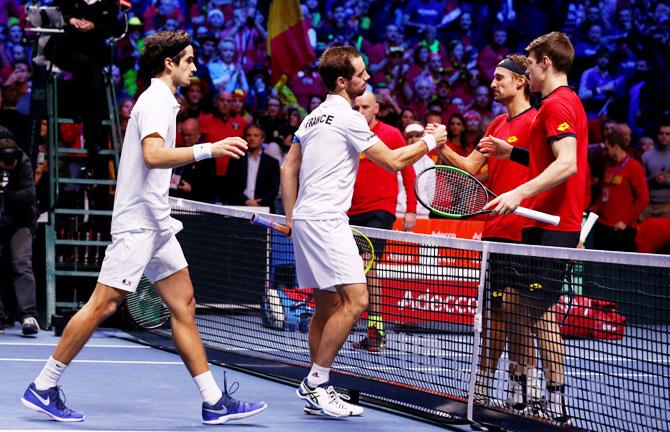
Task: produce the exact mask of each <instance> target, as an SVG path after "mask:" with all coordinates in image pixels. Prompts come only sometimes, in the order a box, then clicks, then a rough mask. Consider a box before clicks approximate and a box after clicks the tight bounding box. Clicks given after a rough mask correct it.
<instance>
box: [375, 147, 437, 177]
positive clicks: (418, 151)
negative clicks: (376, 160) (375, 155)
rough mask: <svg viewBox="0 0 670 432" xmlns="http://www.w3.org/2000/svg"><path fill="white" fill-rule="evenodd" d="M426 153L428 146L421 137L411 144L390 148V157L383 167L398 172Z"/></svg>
mask: <svg viewBox="0 0 670 432" xmlns="http://www.w3.org/2000/svg"><path fill="white" fill-rule="evenodd" d="M426 153H428V146H427V144H426V143H425V142H424V141H423V139H421V140H420V141H417V142H415V143H414V144H412V145H408V146H404V147H400V148H397V149H394V150H391V158H390V160H389V161H388V163H387V164H385V165H384V166H383V168H384V169H386V170H387V171H391V172H398V171H400V170H402V169H405V168H406V167H408V166H410V165H412V164H413V163H414V162H416V161H418V160H419V159H421V158H422V157H423V155H425V154H426Z"/></svg>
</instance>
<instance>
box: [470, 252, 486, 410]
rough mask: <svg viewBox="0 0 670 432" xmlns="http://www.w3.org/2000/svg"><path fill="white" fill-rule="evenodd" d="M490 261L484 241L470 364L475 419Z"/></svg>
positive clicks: (472, 404) (471, 408)
mask: <svg viewBox="0 0 670 432" xmlns="http://www.w3.org/2000/svg"><path fill="white" fill-rule="evenodd" d="M488 261H489V243H488V242H484V245H483V248H482V261H481V267H480V269H479V286H478V287H477V311H476V312H475V316H474V337H473V338H472V363H471V365H470V382H469V383H468V409H467V416H468V420H470V421H474V419H473V411H474V402H475V383H476V381H477V369H478V364H479V354H480V352H479V351H480V348H481V345H482V343H481V342H482V311H483V309H484V290H485V289H486V272H487V268H488Z"/></svg>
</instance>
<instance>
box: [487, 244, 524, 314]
mask: <svg viewBox="0 0 670 432" xmlns="http://www.w3.org/2000/svg"><path fill="white" fill-rule="evenodd" d="M482 240H485V241H488V242H493V243H514V244H519V242H518V241H514V240H509V239H504V238H500V237H487V238H484V239H482ZM507 257H508V256H507V255H503V254H496V253H493V254H491V255H490V257H489V279H488V280H489V285H488V286H489V291H490V293H491V294H490V296H489V298H490V302H491V303H490V304H491V308H492V309H500V308H502V305H503V295H504V294H505V288H506V287H507V286H509V285H506V284H505V274H506V273H509V272H510V271H511V270H510V268H509V265H510V264H509V263H508V262H507V261H508V260H507Z"/></svg>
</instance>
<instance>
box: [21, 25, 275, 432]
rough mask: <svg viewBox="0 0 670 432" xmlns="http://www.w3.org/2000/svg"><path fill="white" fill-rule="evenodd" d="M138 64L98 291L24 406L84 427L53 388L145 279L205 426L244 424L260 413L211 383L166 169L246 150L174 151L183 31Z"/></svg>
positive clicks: (189, 59) (151, 43) (189, 60)
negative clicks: (160, 305)
mask: <svg viewBox="0 0 670 432" xmlns="http://www.w3.org/2000/svg"><path fill="white" fill-rule="evenodd" d="M142 61H143V63H144V65H145V67H146V68H147V71H148V72H150V73H151V75H152V76H153V77H154V78H153V79H152V80H151V86H150V87H149V88H148V89H147V90H146V91H145V92H144V93H142V95H141V96H140V97H139V99H138V101H137V103H136V104H135V106H134V108H133V111H132V113H131V116H130V120H129V123H128V129H127V131H126V136H125V139H124V143H123V153H122V155H121V163H120V166H119V176H118V182H117V188H116V199H115V202H114V211H113V213H112V229H111V234H112V243H111V244H110V245H109V247H108V248H107V251H106V253H105V259H104V261H103V264H102V269H101V270H100V276H99V278H98V283H97V285H96V287H95V291H94V292H93V294H92V295H91V298H90V299H89V300H88V302H87V303H86V305H85V306H84V307H83V308H82V309H81V310H80V311H79V312H77V314H76V315H75V316H74V317H73V318H72V319H71V320H70V322H69V324H68V325H67V327H66V328H65V331H64V332H63V336H62V338H61V339H60V341H59V343H58V346H57V347H56V349H55V350H54V352H53V354H52V356H51V357H50V358H49V360H48V361H47V364H46V365H45V366H44V368H43V369H42V372H41V373H40V374H39V376H38V377H37V379H36V380H35V381H34V382H33V383H31V384H30V386H29V387H28V388H27V389H26V391H25V393H24V395H23V397H22V398H21V402H22V403H23V404H24V405H25V406H26V407H28V408H30V409H32V410H34V411H38V412H42V413H44V414H46V415H48V416H49V417H51V418H53V419H54V420H58V421H64V422H77V421H82V420H84V415H83V414H82V413H80V412H76V411H73V410H70V409H69V408H67V407H66V406H65V404H64V401H63V400H62V399H61V396H60V387H59V386H58V380H59V379H60V376H61V374H62V373H63V371H64V370H65V368H66V366H67V365H68V364H70V362H71V361H72V360H73V358H74V357H75V356H76V355H77V353H78V352H79V351H80V350H81V349H82V348H83V346H84V345H85V344H86V342H87V341H88V340H89V338H90V337H91V335H92V334H93V332H94V331H95V329H96V328H97V326H98V325H99V324H100V323H101V322H102V321H103V320H105V319H106V318H107V317H109V316H110V315H111V314H113V313H114V311H116V309H117V308H118V306H119V305H120V304H121V303H122V302H123V300H124V299H125V298H126V296H127V295H128V294H129V293H130V292H133V291H135V289H137V285H138V283H139V280H140V278H141V277H142V274H145V275H146V276H147V278H149V280H150V281H151V282H152V283H153V284H154V286H155V287H156V289H157V290H158V292H159V293H160V295H161V297H162V298H163V299H164V300H165V303H166V304H167V306H168V308H169V309H170V312H171V327H172V338H173V339H174V342H175V345H176V347H177V350H178V352H179V353H180V355H181V357H182V360H183V361H184V364H185V365H186V368H187V369H188V371H189V372H190V374H191V376H192V377H193V379H194V381H195V383H196V386H197V387H198V389H199V391H200V393H201V395H202V398H203V403H202V421H203V423H206V424H220V423H224V422H226V421H227V420H233V419H239V418H244V417H248V416H251V415H254V414H256V413H259V412H261V411H263V410H264V409H265V408H267V405H266V404H265V402H253V403H247V402H240V401H237V400H235V399H233V398H231V397H230V396H229V395H228V390H227V389H226V388H224V391H223V392H222V391H221V389H220V388H219V386H218V385H217V384H216V382H215V381H214V377H213V376H212V373H211V371H210V370H209V366H208V364H207V357H206V356H205V350H204V348H203V345H202V342H201V340H200V335H199V333H198V329H197V327H196V324H195V299H194V298H193V285H192V284H191V278H190V276H189V273H188V268H187V263H186V259H185V258H184V254H183V252H182V250H181V247H180V246H179V243H178V242H177V238H176V237H175V234H176V233H177V232H178V231H179V230H180V229H181V223H179V222H178V221H177V220H175V219H172V218H171V217H170V204H169V202H168V190H169V187H170V177H171V174H172V168H175V167H178V166H182V165H186V164H190V163H193V162H194V161H196V160H202V159H205V158H209V157H219V156H231V157H234V158H236V159H238V158H239V157H240V156H242V155H244V152H245V151H246V149H247V143H246V142H245V141H244V140H243V139H241V138H237V137H236V138H226V139H224V140H221V141H218V142H216V143H205V144H197V145H195V146H193V147H183V148H175V133H176V115H177V111H178V110H179V103H178V102H177V100H176V99H175V97H174V94H175V92H176V91H177V88H178V87H179V86H184V85H189V84H190V82H191V77H192V76H193V73H194V72H195V70H196V68H195V63H194V56H193V47H192V46H191V40H190V37H189V35H188V34H187V33H185V32H184V31H177V32H170V31H163V32H159V33H156V34H155V35H153V36H150V37H148V38H147V39H146V40H145V46H144V51H143V53H142ZM156 397H157V398H161V397H162V396H161V395H156Z"/></svg>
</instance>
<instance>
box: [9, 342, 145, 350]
mask: <svg viewBox="0 0 670 432" xmlns="http://www.w3.org/2000/svg"><path fill="white" fill-rule="evenodd" d="M2 345H4V346H56V345H58V344H57V343H55V342H54V343H46V342H0V346H2ZM84 348H130V349H151V347H149V346H144V345H119V344H110V345H105V344H88V345H84Z"/></svg>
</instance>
